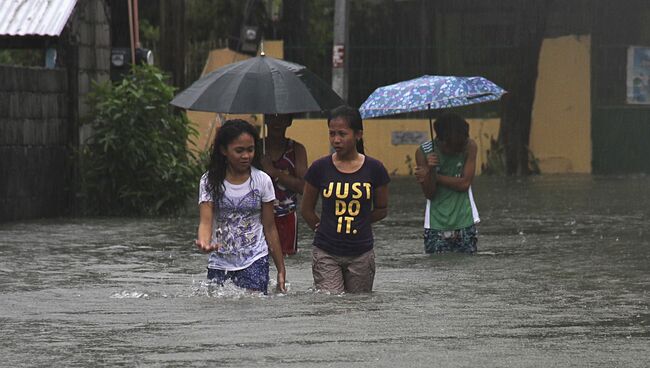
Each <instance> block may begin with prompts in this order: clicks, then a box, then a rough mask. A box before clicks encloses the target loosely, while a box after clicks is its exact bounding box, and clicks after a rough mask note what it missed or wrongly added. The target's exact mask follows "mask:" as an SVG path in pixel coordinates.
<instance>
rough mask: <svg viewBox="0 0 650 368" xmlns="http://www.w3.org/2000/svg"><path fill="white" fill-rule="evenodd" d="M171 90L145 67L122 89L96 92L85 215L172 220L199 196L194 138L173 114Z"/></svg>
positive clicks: (83, 152) (85, 158)
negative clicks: (168, 217) (159, 216)
mask: <svg viewBox="0 0 650 368" xmlns="http://www.w3.org/2000/svg"><path fill="white" fill-rule="evenodd" d="M173 93H174V89H173V88H172V87H170V86H169V85H167V84H166V83H165V75H164V74H163V73H161V72H160V71H159V70H158V69H157V68H155V67H153V66H148V65H141V66H136V67H133V69H132V70H131V73H130V74H129V75H128V76H127V77H125V78H124V79H123V80H122V81H121V82H120V83H118V84H114V85H113V84H110V83H108V82H107V83H104V84H96V85H95V90H94V91H93V92H92V93H91V94H90V96H89V99H88V103H89V106H90V108H91V111H92V113H91V116H92V120H91V121H90V122H88V124H90V125H91V126H92V135H91V136H90V137H89V139H88V141H87V142H85V143H86V144H84V145H82V147H81V148H80V159H81V173H80V176H81V183H82V185H81V195H82V196H83V199H84V201H83V202H84V210H85V212H86V213H93V214H109V215H125V214H136V215H139V214H145V215H154V214H169V213H172V212H175V211H177V210H179V209H181V208H182V207H183V206H184V205H185V203H186V201H187V199H188V197H189V196H190V195H192V194H193V193H194V192H195V190H196V183H197V182H198V178H199V175H200V168H199V167H198V165H197V163H196V158H195V155H194V153H193V152H192V151H190V150H189V148H188V138H189V139H190V141H191V140H192V139H193V138H194V137H196V136H197V132H196V130H195V129H194V128H193V127H192V126H191V125H190V122H189V120H188V119H187V118H186V117H185V116H184V115H175V114H173V113H172V111H171V110H170V107H169V101H170V100H171V99H172V97H173Z"/></svg>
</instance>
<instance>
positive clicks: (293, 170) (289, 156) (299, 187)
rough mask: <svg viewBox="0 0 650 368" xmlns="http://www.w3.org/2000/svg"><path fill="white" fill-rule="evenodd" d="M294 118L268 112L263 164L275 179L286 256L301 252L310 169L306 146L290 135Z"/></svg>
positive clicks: (278, 221)
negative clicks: (301, 200)
mask: <svg viewBox="0 0 650 368" xmlns="http://www.w3.org/2000/svg"><path fill="white" fill-rule="evenodd" d="M292 120H293V115H292V114H265V115H264V123H265V124H266V127H267V136H266V138H265V147H266V148H265V152H264V157H262V167H263V169H264V172H266V173H267V174H268V175H269V176H270V177H271V179H273V187H274V188H275V206H274V211H275V226H276V227H277V229H278V234H279V236H280V244H281V245H282V254H284V255H293V254H296V252H297V251H298V218H297V216H296V206H297V204H298V194H302V191H303V188H304V186H305V181H304V179H303V177H304V176H305V172H306V171H307V151H306V150H305V147H304V146H303V145H302V144H300V143H298V142H296V141H294V140H293V139H290V138H287V136H286V133H287V128H288V127H290V126H291V123H292Z"/></svg>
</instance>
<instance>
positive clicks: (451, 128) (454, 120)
mask: <svg viewBox="0 0 650 368" xmlns="http://www.w3.org/2000/svg"><path fill="white" fill-rule="evenodd" d="M433 130H435V131H436V138H438V140H440V141H443V142H446V143H447V147H449V148H450V149H451V151H452V152H454V153H461V152H463V151H464V150H465V147H466V146H467V141H468V140H469V124H467V121H466V120H465V119H463V117H462V116H460V115H458V114H454V113H450V112H448V113H444V114H442V115H440V117H438V118H437V119H436V121H435V122H434V123H433Z"/></svg>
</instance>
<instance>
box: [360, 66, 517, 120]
mask: <svg viewBox="0 0 650 368" xmlns="http://www.w3.org/2000/svg"><path fill="white" fill-rule="evenodd" d="M505 92H506V91H505V90H504V89H503V88H501V87H499V86H497V85H496V84H494V83H492V82H491V81H489V80H487V79H485V78H483V77H454V76H438V75H424V76H422V77H420V78H415V79H411V80H407V81H404V82H399V83H395V84H391V85H388V86H384V87H379V88H377V89H376V90H375V91H374V92H373V93H372V94H371V95H370V96H369V97H368V99H366V101H365V102H364V103H363V104H362V105H361V107H360V108H359V111H360V112H361V117H362V118H373V117H377V116H385V115H394V114H400V113H404V112H413V111H420V110H431V109H442V108H449V107H457V106H465V105H472V104H477V103H481V102H487V101H495V100H498V99H500V98H501V96H502V95H503V94H504V93H505Z"/></svg>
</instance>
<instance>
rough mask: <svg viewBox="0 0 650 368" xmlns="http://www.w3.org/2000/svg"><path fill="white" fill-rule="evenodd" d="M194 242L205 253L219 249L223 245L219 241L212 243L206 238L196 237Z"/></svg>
mask: <svg viewBox="0 0 650 368" xmlns="http://www.w3.org/2000/svg"><path fill="white" fill-rule="evenodd" d="M194 243H195V244H196V247H197V248H199V250H200V251H201V252H203V253H209V252H212V251H215V250H218V249H219V248H220V247H221V244H219V243H216V244H215V245H211V244H210V241H209V240H208V241H205V240H200V239H196V240H195V241H194Z"/></svg>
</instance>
